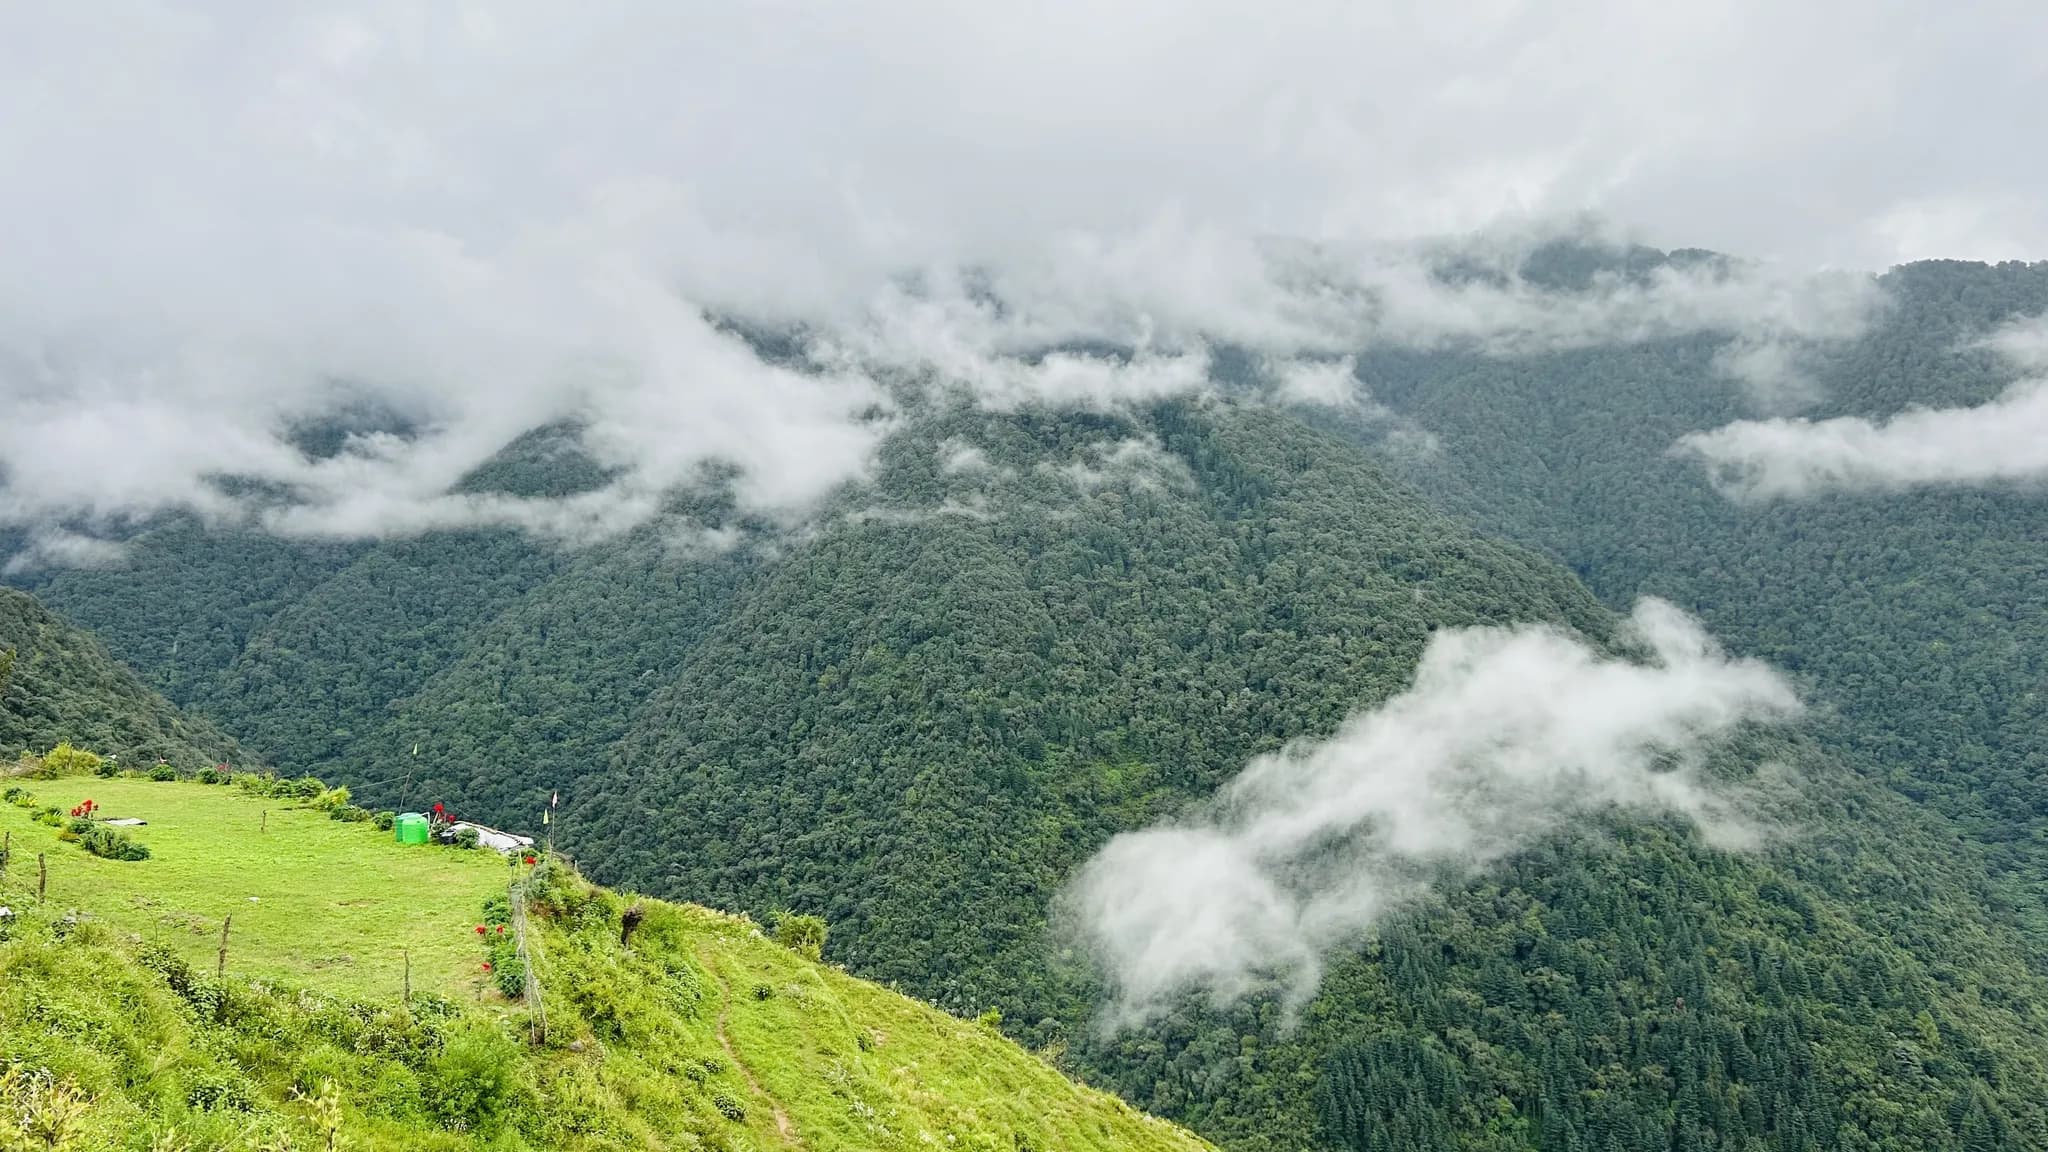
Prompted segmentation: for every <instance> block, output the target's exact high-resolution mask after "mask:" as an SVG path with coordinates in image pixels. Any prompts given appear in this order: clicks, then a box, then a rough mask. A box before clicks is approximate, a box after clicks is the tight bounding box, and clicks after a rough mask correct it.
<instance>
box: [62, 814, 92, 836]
mask: <svg viewBox="0 0 2048 1152" xmlns="http://www.w3.org/2000/svg"><path fill="white" fill-rule="evenodd" d="M64 827H65V828H66V829H68V830H70V831H71V832H73V833H76V834H77V835H80V836H83V835H85V834H86V833H87V832H90V831H92V829H93V823H92V821H90V820H88V819H86V818H85V817H83V816H73V817H72V818H71V819H70V820H69V821H68V822H67V823H66V824H65V825H64Z"/></svg>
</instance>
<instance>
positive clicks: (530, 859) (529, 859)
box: [526, 856, 533, 864]
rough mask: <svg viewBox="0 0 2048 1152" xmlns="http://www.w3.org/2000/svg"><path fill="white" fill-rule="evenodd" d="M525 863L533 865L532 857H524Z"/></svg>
mask: <svg viewBox="0 0 2048 1152" xmlns="http://www.w3.org/2000/svg"><path fill="white" fill-rule="evenodd" d="M526 862H527V863H528V864H531V863H533V857H531V856H528V857H526Z"/></svg>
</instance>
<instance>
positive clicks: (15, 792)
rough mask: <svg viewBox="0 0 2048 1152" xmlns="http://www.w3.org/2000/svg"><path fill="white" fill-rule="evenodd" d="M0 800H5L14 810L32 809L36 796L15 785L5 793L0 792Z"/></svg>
mask: <svg viewBox="0 0 2048 1152" xmlns="http://www.w3.org/2000/svg"><path fill="white" fill-rule="evenodd" d="M0 800H5V801H7V802H8V803H9V804H12V805H14V806H15V807H16V808H33V807H35V806H36V794H35V793H33V792H31V791H29V790H28V789H26V788H23V787H21V786H20V785H15V786H14V787H12V788H9V789H8V790H7V791H5V792H0Z"/></svg>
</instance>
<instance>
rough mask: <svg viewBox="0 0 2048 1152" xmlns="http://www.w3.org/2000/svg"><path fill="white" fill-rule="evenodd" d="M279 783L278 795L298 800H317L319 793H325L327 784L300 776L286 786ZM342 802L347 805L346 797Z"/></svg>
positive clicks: (313, 777) (316, 778)
mask: <svg viewBox="0 0 2048 1152" xmlns="http://www.w3.org/2000/svg"><path fill="white" fill-rule="evenodd" d="M279 783H280V784H281V785H282V787H280V788H279V789H278V791H277V794H278V795H281V796H282V795H290V796H294V797H297V798H298V799H300V800H317V799H319V798H320V795H321V793H323V792H325V791H327V784H326V783H325V782H324V781H322V780H321V779H320V778H319V777H318V776H301V777H299V778H298V779H297V780H293V781H291V782H290V783H288V784H286V783H284V782H282V781H280V782H279ZM342 802H343V803H347V802H348V797H346V796H344V797H342Z"/></svg>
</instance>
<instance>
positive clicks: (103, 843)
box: [78, 824, 149, 860]
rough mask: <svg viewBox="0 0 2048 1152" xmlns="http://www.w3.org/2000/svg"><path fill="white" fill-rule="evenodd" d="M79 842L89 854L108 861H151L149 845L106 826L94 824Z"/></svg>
mask: <svg viewBox="0 0 2048 1152" xmlns="http://www.w3.org/2000/svg"><path fill="white" fill-rule="evenodd" d="M78 842H79V844H80V845H81V846H83V847H84V848H85V850H86V851H87V852H90V853H92V854H93V855H95V856H99V857H103V858H105V859H108V860H147V859H149V845H147V844H141V843H137V842H136V841H134V840H131V839H129V838H128V834H127V833H126V832H123V831H121V830H120V829H119V828H109V827H107V826H106V825H105V824H94V825H93V826H92V830H91V831H90V832H86V833H84V834H83V835H81V836H80V837H79V838H78Z"/></svg>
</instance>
